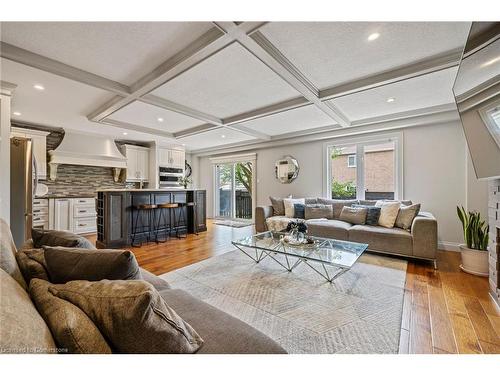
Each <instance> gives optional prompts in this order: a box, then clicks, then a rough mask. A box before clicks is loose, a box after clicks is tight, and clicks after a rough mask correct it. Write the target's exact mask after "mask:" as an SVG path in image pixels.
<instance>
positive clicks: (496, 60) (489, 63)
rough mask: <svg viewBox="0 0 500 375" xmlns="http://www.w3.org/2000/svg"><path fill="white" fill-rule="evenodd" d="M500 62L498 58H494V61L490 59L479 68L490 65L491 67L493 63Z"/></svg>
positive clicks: (499, 57)
mask: <svg viewBox="0 0 500 375" xmlns="http://www.w3.org/2000/svg"><path fill="white" fill-rule="evenodd" d="M499 61H500V56H498V57H495V58H494V59H491V60H489V61H486V62H485V63H484V64H482V65H481V67H482V68H483V67H485V66H490V65H493V64H494V63H496V62H499Z"/></svg>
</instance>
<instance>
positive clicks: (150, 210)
mask: <svg viewBox="0 0 500 375" xmlns="http://www.w3.org/2000/svg"><path fill="white" fill-rule="evenodd" d="M157 207H158V206H157V205H156V204H138V205H137V206H134V210H135V211H137V214H136V216H135V224H134V225H133V228H132V242H131V245H132V247H140V246H142V244H143V242H141V243H140V245H139V246H137V245H134V242H135V238H136V237H137V234H138V229H139V228H141V230H143V229H144V227H145V225H144V219H143V216H144V215H142V213H143V212H146V213H147V215H148V237H147V238H148V240H147V242H149V241H150V239H151V231H153V233H154V235H155V240H156V239H157V233H156V228H155V222H154V217H155V209H156V208H157ZM139 220H140V221H141V225H140V227H138V224H139Z"/></svg>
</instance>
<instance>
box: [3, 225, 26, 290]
mask: <svg viewBox="0 0 500 375" xmlns="http://www.w3.org/2000/svg"><path fill="white" fill-rule="evenodd" d="M16 252H17V249H16V245H15V244H14V240H13V239H12V233H11V232H10V228H9V225H8V224H7V223H6V222H5V221H4V220H3V219H0V268H1V269H2V270H4V271H5V272H6V273H7V274H8V275H10V276H12V278H13V279H14V280H16V281H17V282H18V283H19V285H21V286H22V287H23V288H24V289H25V290H26V289H27V288H28V285H27V284H26V281H24V278H23V275H22V273H21V270H20V269H19V265H18V264H17V261H16Z"/></svg>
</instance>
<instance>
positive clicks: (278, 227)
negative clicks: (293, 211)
mask: <svg viewBox="0 0 500 375" xmlns="http://www.w3.org/2000/svg"><path fill="white" fill-rule="evenodd" d="M290 221H304V219H294V218H293V217H286V216H271V217H268V218H267V219H266V225H267V229H268V230H270V231H272V232H281V231H283V230H285V229H286V227H287V226H288V223H289V222H290Z"/></svg>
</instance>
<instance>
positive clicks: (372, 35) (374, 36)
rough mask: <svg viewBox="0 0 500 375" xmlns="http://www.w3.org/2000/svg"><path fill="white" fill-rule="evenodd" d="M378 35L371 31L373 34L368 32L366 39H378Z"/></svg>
mask: <svg viewBox="0 0 500 375" xmlns="http://www.w3.org/2000/svg"><path fill="white" fill-rule="evenodd" d="M379 36H380V34H379V33H373V34H370V35H368V40H369V41H370V42H372V41H374V40H375V39H378V37H379Z"/></svg>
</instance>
